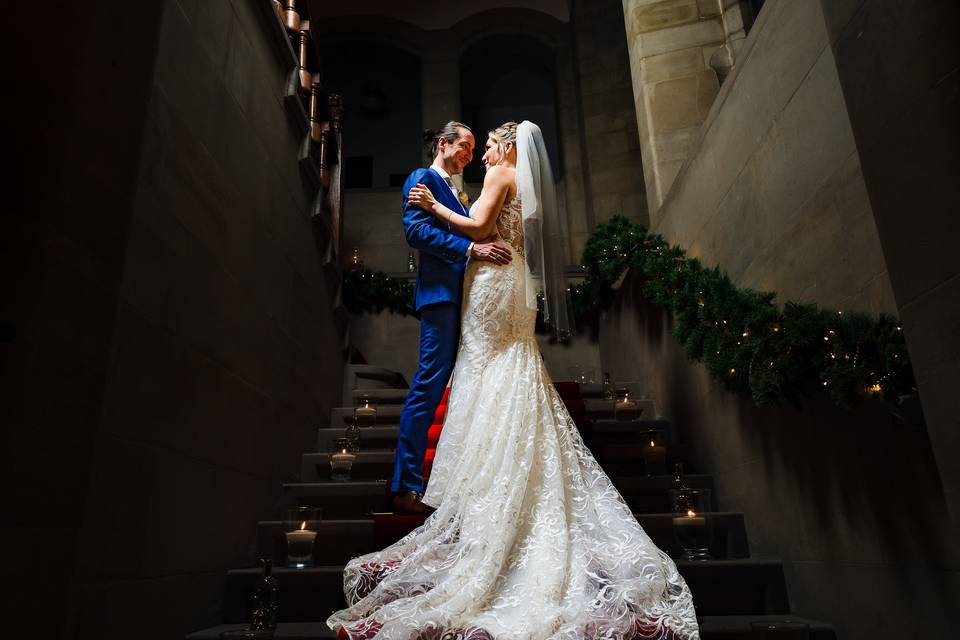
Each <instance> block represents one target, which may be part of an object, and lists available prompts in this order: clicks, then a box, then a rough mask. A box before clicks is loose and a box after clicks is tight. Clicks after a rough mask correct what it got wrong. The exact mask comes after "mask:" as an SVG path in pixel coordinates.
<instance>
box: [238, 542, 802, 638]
mask: <svg viewBox="0 0 960 640" xmlns="http://www.w3.org/2000/svg"><path fill="white" fill-rule="evenodd" d="M677 568H678V569H679V571H680V573H681V575H683V577H684V579H685V580H686V581H687V584H688V585H689V586H690V589H691V591H692V592H693V594H694V604H695V606H696V608H697V613H698V615H702V616H712V615H742V616H750V615H788V614H789V611H790V609H789V602H788V599H787V592H786V584H785V582H784V577H783V565H782V563H781V562H780V561H779V560H775V559H760V558H745V559H737V560H706V561H698V562H690V561H685V560H680V561H677ZM342 569H343V567H342V566H339V565H337V566H319V567H309V568H306V569H287V568H285V567H278V568H277V569H275V570H274V576H275V577H276V579H277V583H278V584H279V587H280V596H279V609H280V614H279V616H280V620H281V621H283V622H322V621H323V620H325V619H326V618H327V616H328V615H329V614H330V612H332V611H334V610H335V609H339V608H341V607H343V606H344V600H343V591H342V588H343V587H342ZM259 577H260V569H259V568H251V569H234V570H231V571H229V572H228V573H227V585H226V593H225V594H224V603H223V618H224V621H225V622H230V623H242V622H246V621H247V620H248V615H249V609H250V598H251V595H252V593H253V589H254V586H255V585H256V583H257V580H258V579H259Z"/></svg>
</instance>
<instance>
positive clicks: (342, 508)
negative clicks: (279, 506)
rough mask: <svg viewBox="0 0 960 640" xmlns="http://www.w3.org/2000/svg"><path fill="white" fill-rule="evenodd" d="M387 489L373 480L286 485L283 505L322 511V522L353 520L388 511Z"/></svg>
mask: <svg viewBox="0 0 960 640" xmlns="http://www.w3.org/2000/svg"><path fill="white" fill-rule="evenodd" d="M387 488H388V486H387V483H386V482H382V481H377V480H351V481H349V482H332V481H329V480H328V481H324V482H292V483H287V484H284V485H283V492H284V496H285V498H286V500H287V502H290V503H293V504H297V505H301V506H305V507H320V508H322V509H323V519H324V520H353V519H357V518H365V517H368V516H369V515H370V514H372V513H375V512H383V511H387V510H389V508H390V503H391V498H390V496H389V495H388V494H387Z"/></svg>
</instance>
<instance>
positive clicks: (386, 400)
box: [351, 389, 410, 407]
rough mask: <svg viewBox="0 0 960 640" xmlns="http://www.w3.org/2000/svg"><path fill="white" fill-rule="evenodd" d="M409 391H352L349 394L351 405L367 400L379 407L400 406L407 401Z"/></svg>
mask: <svg viewBox="0 0 960 640" xmlns="http://www.w3.org/2000/svg"><path fill="white" fill-rule="evenodd" d="M409 392H410V390H409V389H354V390H353V391H352V392H351V398H352V399H353V404H356V403H357V401H358V400H362V399H364V398H368V399H369V400H370V402H371V403H372V404H374V405H375V406H377V407H379V406H380V405H394V404H399V405H402V404H403V403H404V402H405V401H406V400H407V394H408V393H409Z"/></svg>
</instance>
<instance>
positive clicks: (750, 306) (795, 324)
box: [344, 216, 916, 406]
mask: <svg viewBox="0 0 960 640" xmlns="http://www.w3.org/2000/svg"><path fill="white" fill-rule="evenodd" d="M581 263H582V265H583V266H584V267H585V269H586V273H587V276H586V279H585V280H584V282H583V283H582V284H578V285H574V286H571V292H570V293H571V298H572V304H573V308H574V312H575V315H576V317H577V318H578V319H583V318H585V317H587V316H588V315H589V314H591V313H592V312H595V311H596V310H598V309H600V308H602V307H603V306H605V305H607V304H608V303H609V302H610V300H611V299H612V297H613V291H614V285H615V284H616V283H617V282H618V281H619V280H620V279H621V277H623V275H624V274H625V272H626V271H627V270H628V269H630V270H632V271H633V272H635V273H636V274H637V275H638V276H639V277H640V278H641V279H642V281H643V284H642V290H643V294H644V296H646V297H647V298H648V299H649V300H651V301H652V302H654V303H655V304H658V305H660V306H662V307H664V308H666V309H667V310H669V311H670V312H672V314H673V318H674V327H673V335H674V337H675V338H676V339H677V340H678V341H679V342H680V344H681V345H683V347H684V349H685V350H686V352H687V355H688V356H689V357H690V358H691V359H693V360H697V361H699V362H703V363H704V365H705V366H706V367H707V369H708V370H709V371H710V373H711V375H712V376H713V377H714V378H715V379H716V380H717V381H718V382H719V383H720V384H722V385H723V386H724V387H725V388H727V389H729V390H731V391H736V392H740V393H744V394H749V395H750V396H751V397H752V398H753V401H754V402H755V403H756V404H757V405H758V406H767V405H777V404H780V403H782V402H784V401H786V402H789V403H791V404H799V402H800V400H801V399H802V398H803V397H804V396H806V395H808V394H809V393H810V391H811V390H812V389H814V388H816V387H817V386H820V387H822V388H824V389H825V390H826V391H827V392H828V393H829V395H830V397H831V398H832V399H833V400H834V401H835V402H836V403H838V404H840V405H844V406H847V405H850V404H852V403H853V402H855V401H856V400H858V399H860V398H862V397H866V396H880V397H883V398H884V399H885V400H888V401H897V400H899V399H900V397H901V396H908V395H912V394H915V393H916V388H915V383H914V379H913V371H912V369H911V368H910V361H909V356H908V353H907V349H906V344H905V342H904V338H903V331H902V328H901V326H900V324H899V322H898V321H897V319H896V318H894V317H892V316H889V315H886V314H880V315H879V316H869V315H867V314H863V313H856V312H853V313H845V312H843V311H827V310H825V309H820V308H819V307H818V306H817V305H814V304H801V303H795V302H787V303H786V304H785V305H784V306H783V308H782V309H781V308H779V307H778V306H776V305H775V304H774V302H773V300H774V297H775V294H773V293H768V292H759V291H753V290H752V289H747V288H739V287H737V286H735V285H734V284H733V282H732V281H731V280H730V278H729V277H728V276H727V275H726V274H725V273H723V272H721V271H720V270H719V269H718V268H716V267H714V268H708V267H705V266H703V264H701V262H700V261H699V260H698V259H696V258H687V256H686V253H685V252H684V250H683V249H681V248H679V247H675V246H670V245H669V244H667V242H666V241H665V240H664V239H663V238H662V237H661V236H658V235H653V234H649V233H647V231H646V230H645V229H644V228H643V227H641V226H639V225H635V224H633V223H631V222H630V221H629V220H627V219H626V218H624V217H622V216H615V217H614V218H611V219H610V220H609V221H608V222H606V223H603V224H599V225H597V227H596V229H595V230H594V232H593V234H592V235H591V237H590V239H589V240H588V241H587V244H586V247H585V248H584V252H583V258H582V260H581ZM344 285H345V286H344V291H345V299H344V302H345V304H346V306H347V308H348V309H349V310H350V311H351V312H353V313H364V312H379V311H382V310H383V309H389V310H390V311H392V312H395V313H402V314H408V313H412V312H413V309H412V307H411V301H412V299H413V286H412V285H411V283H410V282H408V281H406V280H399V279H396V278H391V277H390V276H388V275H386V274H385V273H382V272H379V271H377V272H369V271H360V272H348V273H347V274H346V275H345V281H344ZM538 326H542V323H538Z"/></svg>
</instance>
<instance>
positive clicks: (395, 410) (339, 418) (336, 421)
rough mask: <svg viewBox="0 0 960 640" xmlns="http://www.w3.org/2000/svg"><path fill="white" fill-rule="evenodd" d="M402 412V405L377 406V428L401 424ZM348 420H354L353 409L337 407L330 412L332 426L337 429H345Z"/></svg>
mask: <svg viewBox="0 0 960 640" xmlns="http://www.w3.org/2000/svg"><path fill="white" fill-rule="evenodd" d="M401 411H403V405H402V404H387V405H377V425H376V426H378V427H380V426H394V425H398V424H400V412H401ZM347 419H350V420H352V419H353V407H336V408H335V409H333V410H332V411H331V412H330V426H331V427H333V428H335V429H343V428H344V427H346V426H347ZM364 428H369V427H364Z"/></svg>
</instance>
